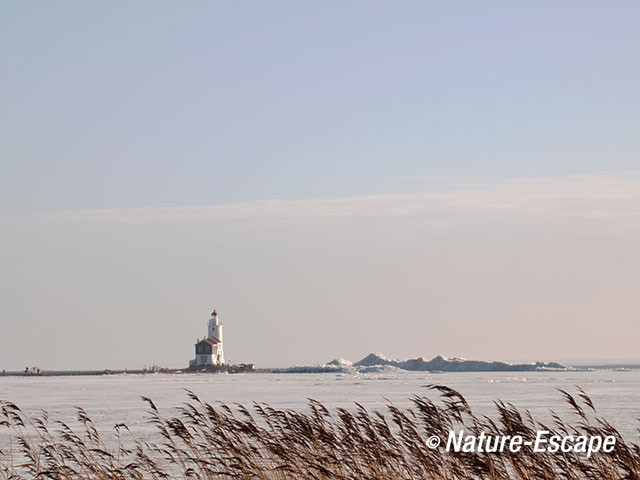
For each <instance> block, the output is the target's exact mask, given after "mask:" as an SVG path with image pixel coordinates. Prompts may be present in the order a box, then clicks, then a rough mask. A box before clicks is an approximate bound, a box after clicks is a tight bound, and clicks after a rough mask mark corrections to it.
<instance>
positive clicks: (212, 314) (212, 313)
mask: <svg viewBox="0 0 640 480" xmlns="http://www.w3.org/2000/svg"><path fill="white" fill-rule="evenodd" d="M216 315H218V312H216V310H215V308H214V309H213V312H211V316H212V317H215V316H216Z"/></svg>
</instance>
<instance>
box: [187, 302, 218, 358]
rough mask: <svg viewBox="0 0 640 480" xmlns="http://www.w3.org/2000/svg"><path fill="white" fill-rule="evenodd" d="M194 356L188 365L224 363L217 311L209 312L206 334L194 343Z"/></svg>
mask: <svg viewBox="0 0 640 480" xmlns="http://www.w3.org/2000/svg"><path fill="white" fill-rule="evenodd" d="M195 347H196V358H194V359H193V360H191V361H190V362H189V367H205V366H215V365H224V363H225V362H224V351H223V349H222V323H221V322H220V317H218V312H217V311H215V310H214V311H213V312H211V317H209V323H208V331H207V336H206V337H205V338H203V339H202V340H199V341H197V342H196V344H195Z"/></svg>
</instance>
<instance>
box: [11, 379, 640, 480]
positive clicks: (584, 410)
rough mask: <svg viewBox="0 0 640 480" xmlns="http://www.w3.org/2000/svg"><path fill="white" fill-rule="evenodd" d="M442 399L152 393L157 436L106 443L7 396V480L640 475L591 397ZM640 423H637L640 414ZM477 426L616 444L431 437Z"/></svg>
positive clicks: (120, 429)
mask: <svg viewBox="0 0 640 480" xmlns="http://www.w3.org/2000/svg"><path fill="white" fill-rule="evenodd" d="M430 388H431V389H434V390H436V391H437V392H439V396H440V399H439V400H438V401H432V400H431V399H429V398H428V397H425V396H414V397H412V398H411V407H410V408H408V409H400V408H397V407H396V406H394V405H393V404H389V405H388V406H387V407H386V410H385V411H383V412H380V411H368V410H367V409H365V408H364V407H362V406H361V405H358V404H356V406H355V407H354V409H352V410H346V409H337V410H335V411H334V412H330V411H329V410H328V409H327V408H325V407H324V406H323V405H322V404H321V403H319V402H317V401H314V400H309V409H308V410H306V411H304V412H301V411H294V410H279V409H276V408H272V407H270V406H268V405H264V404H258V403H255V404H254V405H253V406H252V408H251V409H249V408H246V407H245V406H243V405H235V406H234V407H233V408H231V407H229V406H227V405H224V404H220V405H217V406H213V405H211V404H208V403H205V402H202V401H201V400H200V399H199V398H198V397H197V396H196V395H195V394H193V393H192V392H188V396H189V400H188V401H187V402H186V403H185V404H184V405H183V406H182V407H180V408H179V409H178V411H177V413H176V414H175V416H172V417H170V418H165V417H163V416H162V415H161V414H160V412H159V410H158V409H157V408H156V406H155V405H154V403H153V401H152V400H151V399H149V398H143V399H144V401H145V402H146V403H147V404H148V407H149V413H150V417H149V422H151V424H152V425H153V427H154V431H155V434H156V437H155V438H156V439H155V441H154V442H149V441H145V440H141V439H138V438H136V436H135V435H134V433H133V432H132V431H130V430H129V428H128V427H127V426H126V425H123V424H119V425H116V426H115V441H109V442H106V441H105V440H103V435H101V434H100V432H99V431H98V430H97V429H96V427H95V426H94V424H93V422H92V421H91V419H90V418H89V417H88V416H87V414H86V412H85V411H84V410H83V409H81V408H78V410H77V418H78V421H79V422H80V427H79V428H78V429H74V428H72V427H71V426H69V425H67V424H65V423H63V422H52V425H54V426H53V427H52V426H50V425H51V424H50V422H49V420H48V417H47V414H46V413H43V414H42V415H40V416H38V417H36V418H28V417H27V416H26V415H25V414H24V413H23V412H22V411H21V410H20V408H19V407H18V406H17V405H15V404H13V403H10V402H2V403H1V404H0V408H1V413H0V425H1V426H4V427H5V428H6V429H8V432H6V431H5V432H3V435H5V434H6V435H7V437H8V438H9V439H10V442H9V447H8V448H7V449H5V450H4V451H2V452H0V479H23V478H44V479H55V480H71V479H92V480H93V479H96V480H98V479H122V480H124V479H165V478H178V479H231V478H235V479H259V480H276V479H277V480H289V479H317V480H321V479H322V480H324V479H338V480H343V479H344V480H347V479H349V480H363V479H388V480H396V479H438V480H440V479H450V480H458V479H460V480H465V479H522V480H524V479H527V480H530V479H545V480H546V479H566V480H579V479H599V480H614V479H615V480H620V479H628V480H637V479H639V472H640V448H639V447H638V445H637V444H632V443H626V442H625V440H624V439H623V438H622V437H621V436H620V434H619V433H618V432H617V431H616V429H615V428H613V427H612V426H611V425H610V424H609V423H607V422H606V421H605V420H603V419H602V418H599V417H598V416H597V414H596V411H595V408H594V407H593V404H592V402H591V400H590V399H589V397H588V396H587V395H586V394H585V393H584V392H583V391H581V390H580V391H579V392H578V393H577V394H576V395H570V394H569V393H566V392H562V393H563V395H564V397H565V399H566V400H567V402H568V404H569V405H570V406H571V409H572V410H573V412H574V413H575V414H576V416H575V418H576V421H575V422H573V423H572V422H568V421H566V420H563V419H561V418H560V417H558V416H557V415H554V417H553V418H554V420H553V422H552V423H551V424H550V425H545V424H543V423H541V422H539V421H536V420H535V419H534V418H533V417H532V416H531V415H530V414H529V412H527V411H524V412H521V411H519V410H518V409H516V408H515V407H514V406H512V405H510V404H504V403H502V402H500V401H498V402H496V408H497V417H496V419H491V418H488V417H477V416H475V415H474V414H473V413H472V412H471V409H470V408H469V405H468V404H467V402H466V400H465V399H464V398H463V397H462V395H460V394H459V393H458V392H456V391H455V390H452V389H450V388H448V387H444V386H430ZM634 421H635V420H634ZM461 428H463V429H464V430H465V431H466V432H467V433H469V434H479V433H480V432H485V433H486V434H487V435H514V434H521V435H524V436H533V437H535V431H537V430H539V429H545V430H549V431H551V432H553V433H559V434H573V435H581V434H582V435H602V436H604V435H614V436H615V437H616V448H615V449H614V451H613V452H611V453H602V452H601V453H598V454H594V455H592V456H591V457H587V456H586V455H583V454H576V453H570V454H563V453H555V454H550V453H534V452H533V451H532V449H531V448H526V447H525V448H523V450H522V451H520V452H519V453H516V454H512V453H501V454H488V453H454V452H449V453H448V452H446V451H445V449H444V447H443V446H441V447H440V448H438V449H435V450H430V449H429V448H427V446H426V443H425V442H426V440H427V439H428V438H429V437H430V436H432V435H438V436H440V437H441V438H442V439H443V440H445V439H446V437H447V435H448V432H449V430H451V429H455V430H456V431H458V430H460V429H461Z"/></svg>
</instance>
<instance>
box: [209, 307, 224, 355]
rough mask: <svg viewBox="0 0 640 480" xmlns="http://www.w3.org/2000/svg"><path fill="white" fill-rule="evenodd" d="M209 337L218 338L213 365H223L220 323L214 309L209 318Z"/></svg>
mask: <svg viewBox="0 0 640 480" xmlns="http://www.w3.org/2000/svg"><path fill="white" fill-rule="evenodd" d="M209 338H215V339H217V340H218V342H219V343H218V344H217V347H218V348H217V352H216V355H215V357H216V358H215V359H214V365H224V352H223V350H222V323H220V318H219V317H218V312H216V310H215V309H214V310H213V312H211V317H210V318H209Z"/></svg>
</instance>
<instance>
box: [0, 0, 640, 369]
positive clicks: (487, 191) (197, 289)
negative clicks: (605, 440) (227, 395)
mask: <svg viewBox="0 0 640 480" xmlns="http://www.w3.org/2000/svg"><path fill="white" fill-rule="evenodd" d="M639 15H640V4H639V3H637V2H632V1H618V2H609V3H604V2H600V1H598V2H589V1H575V2H571V1H565V2H557V1H546V2H545V1H539V2H528V3H525V2H511V1H504V2H471V1H467V2H455V1H454V2H423V1H420V2H401V3H400V4H398V3H397V2H372V1H366V2H356V1H354V2H316V3H310V2H297V1H292V2H284V1H274V2H243V3H239V2H209V1H207V2H197V1H193V2H188V3H179V2H162V1H153V2H151V1H149V2H144V1H139V2H121V3H116V2H80V1H78V2H71V1H61V2H2V4H0V54H1V59H2V61H1V63H0V101H1V104H2V109H1V110H0V112H1V113H0V168H1V170H0V239H1V240H0V242H1V243H0V247H1V248H0V288H1V292H2V297H1V301H0V325H1V327H2V332H1V335H0V369H2V368H6V369H20V368H24V367H25V366H27V365H29V366H32V365H38V366H40V367H41V368H120V367H129V368H135V367H141V366H144V365H151V364H154V363H155V364H160V365H165V366H185V365H187V363H188V361H189V359H191V358H192V356H193V342H194V340H195V339H196V337H201V336H202V335H204V334H205V333H206V321H207V316H208V313H209V312H210V310H211V308H213V307H216V308H217V309H218V311H219V312H220V313H221V318H222V319H223V323H224V325H225V327H224V328H225V353H226V355H227V357H228V359H230V360H231V361H233V362H254V363H257V364H258V365H265V366H266V365H287V364H293V363H315V362H322V361H326V360H330V359H332V358H334V357H337V356H343V357H346V358H350V359H351V360H357V359H359V358H360V357H362V356H364V355H365V354H367V353H369V352H371V351H380V352H383V353H386V354H387V355H389V356H394V357H401V358H407V357H415V356H420V355H424V356H427V357H432V356H434V355H436V354H444V355H450V356H454V355H457V356H464V357H469V358H481V359H503V360H534V359H542V360H565V359H598V358H600V359H604V358H606V359H613V358H617V359H631V358H636V359H637V358H638V357H639V354H638V338H640V295H638V285H639V284H640V247H639V245H640V157H639V154H640V136H639V134H638V132H639V131H640V130H639V125H640V94H639V91H638V85H640V58H638V56H639V55H638V45H640V31H639V30H638V28H637V19H638V18H639Z"/></svg>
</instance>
